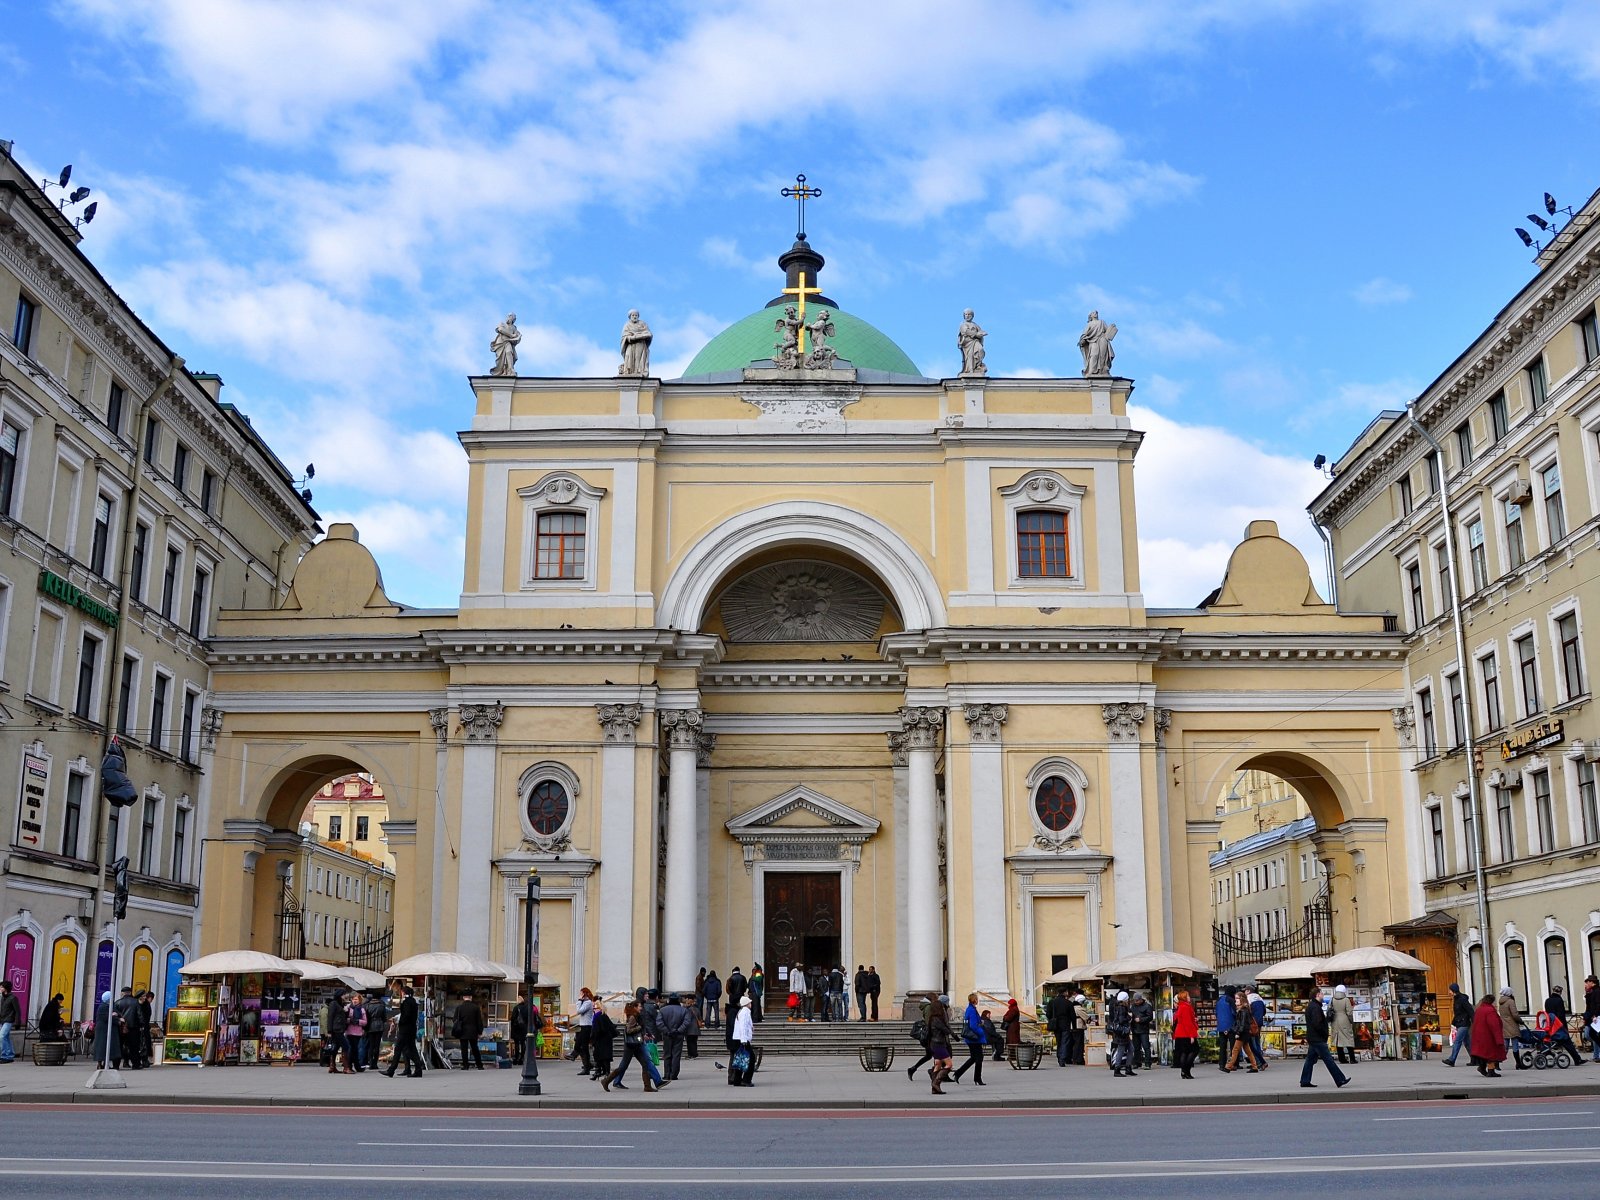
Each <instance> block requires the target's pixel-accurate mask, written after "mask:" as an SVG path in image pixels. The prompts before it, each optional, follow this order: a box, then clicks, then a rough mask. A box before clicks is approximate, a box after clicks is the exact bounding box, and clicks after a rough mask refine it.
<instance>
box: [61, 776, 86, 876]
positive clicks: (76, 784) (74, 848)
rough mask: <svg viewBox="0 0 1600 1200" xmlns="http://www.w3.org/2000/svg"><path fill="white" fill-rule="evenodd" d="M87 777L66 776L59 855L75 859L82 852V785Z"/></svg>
mask: <svg viewBox="0 0 1600 1200" xmlns="http://www.w3.org/2000/svg"><path fill="white" fill-rule="evenodd" d="M88 778H89V777H88V776H87V775H74V774H70V773H69V774H68V775H67V803H66V805H65V811H64V812H63V814H62V819H61V853H62V856H63V857H65V858H77V857H79V855H80V854H81V853H82V851H83V847H82V846H81V845H80V842H81V841H82V840H83V783H84V780H86V779H88Z"/></svg>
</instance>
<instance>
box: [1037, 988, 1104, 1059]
mask: <svg viewBox="0 0 1600 1200" xmlns="http://www.w3.org/2000/svg"><path fill="white" fill-rule="evenodd" d="M1096 965H1097V964H1095V963H1090V964H1088V965H1087V966H1082V967H1067V968H1065V969H1064V970H1060V971H1057V972H1056V973H1055V974H1054V975H1052V976H1050V978H1049V979H1046V980H1045V981H1044V982H1043V983H1041V984H1040V985H1039V1002H1038V1004H1036V1005H1035V1006H1034V1008H1035V1011H1037V1012H1040V1013H1042V1012H1044V1005H1045V1001H1046V1000H1050V999H1052V998H1054V997H1056V996H1063V995H1065V996H1076V995H1078V994H1079V993H1082V994H1083V997H1084V999H1085V1000H1087V1001H1088V1003H1089V1007H1090V1010H1091V1011H1093V1012H1099V1010H1100V977H1099V976H1098V975H1096V974H1095V973H1094V970H1095V966H1096ZM1040 1020H1041V1022H1042V1021H1043V1018H1042V1017H1041V1018H1040ZM1089 1033H1090V1030H1089V1029H1085V1030H1084V1031H1083V1044H1084V1061H1085V1062H1087V1061H1088V1051H1089ZM1044 1048H1045V1050H1047V1051H1048V1052H1050V1053H1052V1054H1053V1053H1055V1049H1056V1036H1055V1034H1053V1033H1051V1032H1049V1030H1048V1029H1046V1031H1045V1036H1044ZM1101 1049H1102V1050H1103V1049H1104V1046H1103V1045H1102V1046H1101Z"/></svg>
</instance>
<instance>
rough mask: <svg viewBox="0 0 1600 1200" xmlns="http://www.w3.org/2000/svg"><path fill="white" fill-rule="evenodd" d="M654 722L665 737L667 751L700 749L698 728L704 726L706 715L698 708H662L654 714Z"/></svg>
mask: <svg viewBox="0 0 1600 1200" xmlns="http://www.w3.org/2000/svg"><path fill="white" fill-rule="evenodd" d="M656 720H657V721H658V722H660V725H661V732H662V733H663V734H664V735H665V736H666V739H667V748H668V749H671V750H694V751H698V750H699V749H700V727H701V726H702V725H704V724H705V720H706V714H705V713H703V712H701V711H700V710H699V709H698V708H664V709H662V710H661V711H660V712H659V713H657V714H656Z"/></svg>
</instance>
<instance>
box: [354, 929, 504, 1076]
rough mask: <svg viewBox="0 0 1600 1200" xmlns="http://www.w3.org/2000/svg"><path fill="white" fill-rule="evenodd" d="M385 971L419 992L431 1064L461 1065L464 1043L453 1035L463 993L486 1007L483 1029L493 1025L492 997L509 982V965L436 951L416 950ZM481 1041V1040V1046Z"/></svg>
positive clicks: (420, 1023)
mask: <svg viewBox="0 0 1600 1200" xmlns="http://www.w3.org/2000/svg"><path fill="white" fill-rule="evenodd" d="M384 975H385V976H386V977H387V978H389V979H398V980H401V981H403V982H405V983H409V984H410V985H411V986H412V987H413V988H414V989H415V990H416V993H417V997H416V998H417V1006H418V1008H419V1010H420V1011H419V1013H418V1020H417V1040H418V1042H419V1043H420V1047H421V1051H422V1059H423V1061H424V1062H425V1063H427V1064H428V1065H429V1066H434V1067H440V1068H443V1069H446V1070H448V1069H449V1068H450V1067H452V1066H454V1065H455V1064H456V1061H457V1059H456V1058H455V1057H452V1056H458V1055H459V1052H460V1046H459V1045H458V1044H457V1042H456V1039H454V1038H452V1037H451V1036H450V1026H451V1024H452V1022H453V1021H454V1020H455V1015H456V1005H457V1004H459V1003H460V1002H461V996H462V993H468V994H470V995H471V996H472V997H473V998H474V999H475V1000H477V1001H478V1006H479V1007H480V1008H482V1009H483V1017H484V1028H485V1032H487V1030H488V1028H489V1021H490V1013H491V1012H492V1011H493V1010H492V1001H493V999H494V996H495V995H496V993H497V991H498V988H499V986H500V985H501V984H502V983H504V982H505V969H504V968H503V967H497V966H495V965H494V964H493V963H491V962H489V961H488V960H487V959H482V958H471V957H469V956H468V955H465V954H452V953H450V952H449V951H444V950H433V951H429V952H428V953H426V954H413V955H412V956H411V957H410V958H403V959H401V960H400V961H399V962H397V963H395V964H394V965H393V966H392V967H390V968H389V969H388V970H387V971H385V972H384ZM481 1044H482V1043H480V1045H481Z"/></svg>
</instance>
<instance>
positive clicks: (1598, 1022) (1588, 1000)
mask: <svg viewBox="0 0 1600 1200" xmlns="http://www.w3.org/2000/svg"><path fill="white" fill-rule="evenodd" d="M1583 1036H1584V1037H1586V1038H1588V1039H1589V1055H1590V1057H1589V1061H1590V1062H1600V979H1596V978H1595V977H1594V976H1593V975H1590V976H1588V977H1586V978H1585V979H1584V981H1583Z"/></svg>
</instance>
